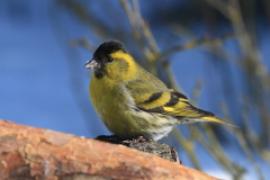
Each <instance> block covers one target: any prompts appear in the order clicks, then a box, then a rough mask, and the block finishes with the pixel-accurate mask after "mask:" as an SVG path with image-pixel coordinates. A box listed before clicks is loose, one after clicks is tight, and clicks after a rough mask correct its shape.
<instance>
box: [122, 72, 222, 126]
mask: <svg viewBox="0 0 270 180" xmlns="http://www.w3.org/2000/svg"><path fill="white" fill-rule="evenodd" d="M141 74H144V77H139V78H137V79H136V80H134V81H131V82H129V83H128V84H126V88H127V90H128V91H129V94H130V95H131V96H132V98H133V99H134V101H135V105H136V108H137V109H140V110H143V111H145V112H149V113H159V114H163V115H168V116H172V117H175V118H177V119H179V120H180V121H181V120H183V119H194V120H195V119H196V121H198V120H200V121H205V122H215V123H222V124H224V121H222V120H220V119H219V118H217V117H215V116H214V114H213V113H211V112H207V111H204V110H201V109H198V108H196V107H194V106H193V105H192V104H190V102H189V100H188V98H187V97H186V96H185V95H183V94H182V93H180V92H177V91H175V90H172V89H168V88H167V87H166V85H165V84H164V83H163V82H161V81H160V80H159V79H157V78H156V77H154V76H153V75H152V74H150V73H147V72H144V73H141ZM193 122H194V121H193Z"/></svg>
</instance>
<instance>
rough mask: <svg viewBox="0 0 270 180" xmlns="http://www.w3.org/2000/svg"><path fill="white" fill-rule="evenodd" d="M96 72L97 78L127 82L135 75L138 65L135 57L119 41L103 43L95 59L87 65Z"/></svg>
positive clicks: (96, 52) (95, 54)
mask: <svg viewBox="0 0 270 180" xmlns="http://www.w3.org/2000/svg"><path fill="white" fill-rule="evenodd" d="M85 67H86V68H87V69H91V70H93V71H94V74H95V77H96V78H98V79H101V78H103V77H105V76H106V77H108V78H110V79H113V80H120V81H121V80H127V79H128V78H132V77H133V76H134V75H135V71H136V63H135V61H134V59H133V57H132V56H131V55H130V54H129V53H128V52H127V51H126V50H125V48H124V47H123V45H122V44H121V43H120V42H118V41H107V42H104V43H102V44H101V45H100V46H99V47H98V48H97V49H96V51H95V52H94V54H93V58H92V59H91V60H90V61H88V62H87V63H86V64H85Z"/></svg>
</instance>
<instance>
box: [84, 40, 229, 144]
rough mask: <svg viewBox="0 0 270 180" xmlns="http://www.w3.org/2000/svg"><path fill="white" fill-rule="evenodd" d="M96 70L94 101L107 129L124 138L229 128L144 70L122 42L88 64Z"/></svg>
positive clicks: (111, 44)
mask: <svg viewBox="0 0 270 180" xmlns="http://www.w3.org/2000/svg"><path fill="white" fill-rule="evenodd" d="M85 67H86V68H87V69H90V70H92V73H91V74H92V78H91V81H90V85H89V91H90V99H91V102H92V104H93V106H94V108H95V110H96V112H97V113H98V114H99V115H100V117H101V119H102V120H103V122H104V124H105V125H106V127H107V128H108V129H109V130H110V131H111V132H112V133H113V134H114V135H116V136H118V137H121V138H127V139H129V138H136V137H140V136H143V137H144V138H146V139H152V140H155V141H158V140H160V139H162V138H163V137H165V136H167V135H168V134H169V133H170V132H171V131H172V129H173V127H175V126H177V125H179V124H190V123H195V122H212V123H218V124H227V123H226V122H225V121H224V120H222V119H220V118H218V117H217V116H215V115H214V114H213V113H211V112H209V111H205V110H202V109H199V108H197V107H195V106H194V105H192V104H191V103H190V101H189V99H188V98H187V96H185V95H184V94H183V93H181V92H179V91H177V90H175V89H170V88H168V87H167V86H166V85H165V83H163V82H162V81H161V80H160V79H158V78H157V77H156V76H154V75H153V74H151V73H150V72H148V71H147V70H146V69H144V68H143V67H142V66H140V65H139V64H138V63H137V61H136V60H135V58H134V57H133V56H132V55H131V54H130V53H129V52H128V51H127V50H126V48H125V47H124V46H123V44H122V43H121V42H120V41H116V40H110V41H105V42H103V43H102V44H101V45H99V46H98V48H97V49H96V50H95V52H94V53H93V56H92V59H91V60H89V61H87V63H86V64H85Z"/></svg>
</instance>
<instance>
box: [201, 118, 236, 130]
mask: <svg viewBox="0 0 270 180" xmlns="http://www.w3.org/2000/svg"><path fill="white" fill-rule="evenodd" d="M201 119H202V121H203V122H210V123H217V124H222V125H226V126H230V127H233V128H237V126H235V125H233V124H232V123H229V122H227V121H225V120H223V119H220V118H218V117H216V116H204V117H202V118H201Z"/></svg>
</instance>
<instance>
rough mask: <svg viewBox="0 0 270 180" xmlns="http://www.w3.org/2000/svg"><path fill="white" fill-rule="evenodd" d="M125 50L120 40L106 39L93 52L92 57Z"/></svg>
mask: <svg viewBox="0 0 270 180" xmlns="http://www.w3.org/2000/svg"><path fill="white" fill-rule="evenodd" d="M119 50H122V51H125V50H124V47H123V45H122V43H121V42H119V41H107V42H104V43H102V44H101V45H100V46H99V47H98V48H97V50H96V51H95V53H94V56H93V57H94V58H97V59H101V58H102V57H104V56H108V55H109V54H111V53H114V52H116V51H119Z"/></svg>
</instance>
